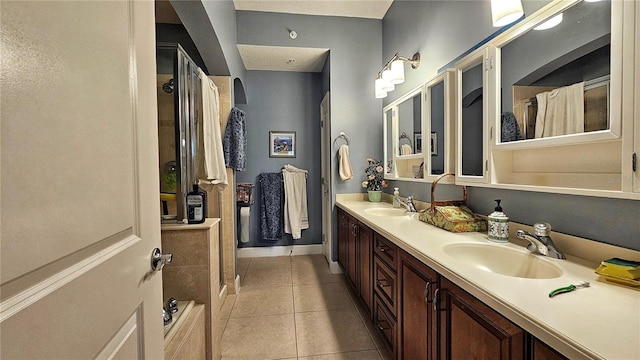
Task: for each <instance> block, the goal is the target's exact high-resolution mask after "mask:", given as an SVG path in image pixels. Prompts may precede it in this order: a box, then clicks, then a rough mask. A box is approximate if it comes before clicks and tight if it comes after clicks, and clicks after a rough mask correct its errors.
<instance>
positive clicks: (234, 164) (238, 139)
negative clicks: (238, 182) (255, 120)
mask: <svg viewBox="0 0 640 360" xmlns="http://www.w3.org/2000/svg"><path fill="white" fill-rule="evenodd" d="M244 118H245V114H244V111H242V110H240V109H238V108H236V107H234V108H233V109H231V113H230V114H229V121H228V122H227V128H226V129H225V132H224V140H223V148H224V160H225V164H226V165H227V167H230V168H232V169H235V170H236V171H245V169H246V168H247V128H246V125H245V120H244Z"/></svg>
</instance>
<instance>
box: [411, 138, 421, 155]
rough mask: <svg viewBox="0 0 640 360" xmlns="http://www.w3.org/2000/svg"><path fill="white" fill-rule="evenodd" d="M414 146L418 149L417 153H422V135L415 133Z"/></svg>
mask: <svg viewBox="0 0 640 360" xmlns="http://www.w3.org/2000/svg"><path fill="white" fill-rule="evenodd" d="M413 144H414V145H415V147H416V150H415V153H416V154H420V153H422V133H413Z"/></svg>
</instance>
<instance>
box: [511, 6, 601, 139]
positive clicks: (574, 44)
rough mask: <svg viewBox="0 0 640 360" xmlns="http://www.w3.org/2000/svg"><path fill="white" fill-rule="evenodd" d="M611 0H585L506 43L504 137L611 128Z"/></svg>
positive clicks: (522, 137)
mask: <svg viewBox="0 0 640 360" xmlns="http://www.w3.org/2000/svg"><path fill="white" fill-rule="evenodd" d="M610 49H611V2H610V1H600V2H579V3H578V4H577V5H575V6H572V7H570V8H568V9H566V10H565V11H564V12H563V13H562V21H561V22H560V23H559V24H558V25H556V26H555V27H552V28H549V29H546V30H535V29H532V30H529V31H528V32H526V33H524V34H522V35H521V36H519V37H517V38H515V39H514V40H512V41H510V42H509V43H507V44H506V45H504V46H502V47H501V50H500V52H501V61H500V63H501V70H500V75H501V87H502V97H501V104H502V106H501V110H502V118H501V121H502V131H501V136H500V141H501V142H509V141H516V140H527V139H537V138H543V137H544V138H547V137H555V136H562V135H569V134H578V133H584V132H593V131H600V130H607V129H610V126H611V125H610V118H609V113H610V105H609V97H610V96H609V94H610V92H609V88H610V86H609V76H610V68H611V50H610Z"/></svg>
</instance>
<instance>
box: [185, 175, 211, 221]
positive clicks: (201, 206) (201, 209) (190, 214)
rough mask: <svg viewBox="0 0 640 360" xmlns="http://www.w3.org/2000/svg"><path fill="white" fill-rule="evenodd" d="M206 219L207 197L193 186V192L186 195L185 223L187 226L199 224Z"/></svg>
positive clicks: (196, 186) (195, 185)
mask: <svg viewBox="0 0 640 360" xmlns="http://www.w3.org/2000/svg"><path fill="white" fill-rule="evenodd" d="M206 217H207V196H206V195H205V193H204V192H203V191H201V190H200V189H199V188H198V184H194V185H193V191H189V193H187V221H188V223H189V224H201V223H203V222H204V220H205V218H206Z"/></svg>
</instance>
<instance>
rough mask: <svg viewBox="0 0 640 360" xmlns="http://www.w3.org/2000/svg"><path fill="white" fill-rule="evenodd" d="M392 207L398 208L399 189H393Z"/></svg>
mask: <svg viewBox="0 0 640 360" xmlns="http://www.w3.org/2000/svg"><path fill="white" fill-rule="evenodd" d="M393 207H394V208H399V207H400V188H393Z"/></svg>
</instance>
